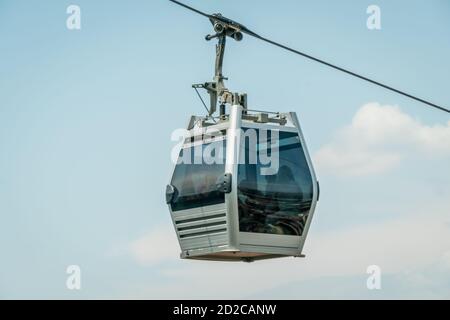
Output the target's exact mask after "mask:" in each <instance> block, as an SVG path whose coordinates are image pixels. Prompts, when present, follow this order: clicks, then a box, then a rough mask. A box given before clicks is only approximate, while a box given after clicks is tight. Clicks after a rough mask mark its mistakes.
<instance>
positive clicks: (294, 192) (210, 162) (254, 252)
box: [166, 105, 319, 261]
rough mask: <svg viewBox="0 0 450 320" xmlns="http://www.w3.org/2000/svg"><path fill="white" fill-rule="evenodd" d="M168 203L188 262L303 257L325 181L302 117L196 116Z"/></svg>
mask: <svg viewBox="0 0 450 320" xmlns="http://www.w3.org/2000/svg"><path fill="white" fill-rule="evenodd" d="M188 130H189V131H188V132H189V135H188V137H187V138H186V139H185V141H184V144H183V146H182V148H181V151H180V154H179V159H178V163H177V165H176V166H175V169H174V172H173V176H172V180H171V182H170V184H169V185H168V186H167V190H166V200H167V203H168V204H169V209H170V212H171V216H172V220H173V224H174V227H175V230H176V233H177V236H178V240H179V243H180V246H181V251H182V252H181V257H182V258H190V259H208V260H223V261H227V260H238V261H239V260H241V261H253V260H257V259H267V258H276V257H282V256H297V257H298V256H301V255H302V248H303V244H304V242H305V239H306V235H307V233H308V228H309V225H310V223H311V219H312V217H313V213H314V208H315V206H316V202H317V200H318V194H319V190H318V183H317V182H316V177H315V174H314V170H313V167H312V163H311V160H310V157H309V155H308V151H307V148H306V144H305V141H304V138H303V135H302V132H301V129H300V125H299V122H298V120H297V117H296V115H295V113H286V114H276V115H275V116H274V117H273V118H270V116H269V114H268V113H261V112H258V113H251V112H250V111H247V110H246V109H244V108H243V107H242V106H240V105H233V106H232V107H231V111H230V114H229V115H228V116H226V117H222V119H221V120H220V121H219V122H217V123H214V122H212V121H211V120H210V121H209V122H208V121H207V120H206V119H205V118H197V117H192V120H191V122H190V124H189V127H188Z"/></svg>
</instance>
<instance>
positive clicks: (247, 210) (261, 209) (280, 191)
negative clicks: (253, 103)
mask: <svg viewBox="0 0 450 320" xmlns="http://www.w3.org/2000/svg"><path fill="white" fill-rule="evenodd" d="M247 130H255V129H247ZM264 136H268V138H267V139H265V141H262V139H263V138H261V137H264ZM271 136H272V135H271V134H270V131H269V132H268V134H267V135H263V136H261V135H260V134H259V131H258V130H257V134H256V137H257V144H256V148H255V147H254V146H252V143H251V142H250V141H247V140H245V147H244V149H242V148H241V150H244V151H245V163H243V162H242V161H240V164H239V166H238V207H239V229H240V231H243V232H256V233H270V234H280V235H295V236H300V235H302V232H303V229H304V226H305V223H306V220H307V217H308V213H309V210H310V208H311V203H312V197H313V185H312V178H311V173H310V171H309V167H308V164H307V162H306V158H305V154H304V152H303V148H302V145H301V143H300V138H299V136H298V134H297V133H290V132H279V137H278V139H279V166H278V171H276V172H275V174H272V175H263V174H261V173H262V171H261V168H264V167H265V168H267V167H268V166H267V165H262V164H261V161H260V155H261V153H262V151H264V154H267V153H266V152H267V151H266V150H265V149H264V148H267V145H270V143H271V141H270V140H271V138H270V137H271ZM274 137H276V136H274ZM242 142H244V141H242ZM272 143H273V142H272ZM254 150H256V153H257V161H256V163H255V161H251V160H250V159H251V156H250V153H251V152H254ZM269 150H270V148H269ZM269 155H270V152H269ZM266 163H267V162H266Z"/></svg>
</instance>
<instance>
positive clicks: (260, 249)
mask: <svg viewBox="0 0 450 320" xmlns="http://www.w3.org/2000/svg"><path fill="white" fill-rule="evenodd" d="M263 115H266V116H267V114H263ZM199 119H201V118H196V117H192V120H191V122H190V124H189V126H188V129H189V130H190V132H195V131H196V130H197V131H199V130H202V129H203V130H204V128H205V126H206V128H207V129H220V130H226V131H227V134H226V137H225V138H224V139H226V144H227V147H226V162H225V172H224V173H228V174H231V177H232V180H231V192H229V193H226V194H225V197H224V199H225V201H224V203H219V204H214V205H207V206H201V207H196V208H191V209H186V210H179V211H173V210H172V208H171V205H169V210H170V213H171V217H172V221H173V225H174V228H175V231H176V233H177V237H178V240H179V244H180V247H181V258H186V259H203V260H218V261H245V262H251V261H253V260H259V259H270V258H278V257H284V256H294V257H302V249H303V246H304V243H305V240H306V236H307V234H308V229H309V226H310V224H311V220H312V218H313V214H314V210H315V207H316V203H317V201H318V193H319V190H318V183H317V181H316V176H315V173H314V169H313V166H312V162H311V159H310V156H309V154H308V150H307V147H306V143H305V140H304V137H303V134H302V131H301V128H300V124H299V122H298V119H297V116H296V114H295V113H293V112H291V113H285V114H278V115H277V119H282V120H283V121H277V120H274V121H272V122H270V121H264V123H261V122H258V120H255V119H259V120H261V119H267V117H264V116H261V115H258V114H257V115H253V116H252V115H251V114H250V111H248V110H247V109H244V108H243V107H242V106H240V105H232V106H231V108H230V112H229V115H228V116H227V118H226V119H222V120H221V121H220V122H218V123H217V124H209V125H205V124H204V123H203V124H202V121H198V120H199ZM247 119H249V120H247ZM277 122H279V123H277ZM242 127H246V128H258V129H267V130H278V131H280V132H293V133H297V134H298V137H299V139H300V141H301V145H302V147H303V152H304V155H305V158H306V161H307V165H308V167H309V172H310V174H311V179H312V186H313V187H312V202H311V207H310V210H309V212H308V214H307V218H306V222H305V225H304V228H303V232H302V234H301V235H300V236H295V235H279V234H267V233H253V232H241V231H240V228H239V212H238V193H237V192H238V185H237V183H238V182H237V177H238V162H239V161H238V159H239V157H240V153H241V152H243V146H242V145H241V144H240V136H239V135H240V134H241V133H240V132H241V130H240V129H241V128H242ZM202 143H205V141H196V142H190V141H188V142H185V145H184V147H190V146H193V145H195V144H202Z"/></svg>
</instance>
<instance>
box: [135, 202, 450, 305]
mask: <svg viewBox="0 0 450 320" xmlns="http://www.w3.org/2000/svg"><path fill="white" fill-rule="evenodd" d="M449 220H450V217H449V216H448V203H444V204H443V206H434V207H426V208H423V209H421V208H417V209H416V211H415V212H413V213H409V215H408V216H405V215H402V216H400V217H399V218H393V219H391V220H385V221H380V222H378V223H376V224H369V225H356V226H355V225H353V226H351V227H348V228H346V229H342V230H339V231H333V232H326V233H321V234H319V233H316V232H314V231H313V230H312V232H311V233H310V235H309V238H308V240H307V243H306V246H305V250H304V253H305V254H306V258H304V259H300V258H283V259H276V260H270V261H259V262H255V263H251V264H245V263H223V262H206V261H189V260H180V259H179V258H178V248H176V249H177V250H172V249H171V248H173V243H171V241H172V240H171V239H170V238H172V237H167V236H163V235H161V233H160V231H156V233H154V234H153V233H150V234H148V235H147V236H145V237H143V238H141V239H140V240H138V241H136V242H133V243H134V245H132V246H131V248H132V250H133V257H134V258H135V259H136V260H137V261H138V262H139V263H146V264H148V263H149V264H154V263H155V262H158V261H168V260H171V261H172V262H173V263H170V264H167V265H164V270H160V272H161V275H162V276H163V277H165V278H166V279H167V280H166V282H164V281H162V282H160V283H159V284H155V283H149V284H148V289H147V290H140V291H139V292H136V291H133V292H131V293H130V294H129V297H131V298H170V299H176V298H179V299H187V298H195V299H197V298H222V299H224V298H225V299H233V298H235V299H236V298H247V297H259V296H271V297H273V298H278V297H284V296H283V292H277V288H279V287H282V286H284V285H289V284H293V283H298V288H295V290H294V291H293V294H294V295H298V296H303V297H308V294H309V293H308V292H307V291H305V290H306V289H305V288H306V287H305V288H303V287H302V285H301V284H302V283H303V282H305V281H307V282H308V283H309V284H310V285H311V284H313V283H315V282H317V283H322V284H323V287H324V288H325V287H326V281H327V280H326V279H332V278H334V279H342V281H345V279H346V277H353V278H352V279H356V284H358V283H359V282H360V286H361V288H362V290H364V288H365V279H366V277H367V275H366V268H367V266H369V265H373V264H375V265H379V266H380V267H381V269H382V272H383V274H384V275H387V276H389V275H395V276H396V277H401V279H403V280H402V281H403V282H402V283H403V284H404V285H405V286H408V287H409V286H410V287H414V285H415V284H414V282H415V281H418V280H417V279H418V278H417V277H421V274H422V271H423V270H426V269H427V268H429V267H430V266H435V265H444V266H447V262H448V252H449V249H450V226H449ZM169 240H170V241H169ZM155 241H156V242H157V243H158V247H157V248H155ZM175 243H176V240H175ZM151 248H154V249H151ZM150 252H151V253H150ZM444 269H446V270H444V271H443V273H442V274H441V275H439V276H437V277H434V278H433V277H432V278H430V279H428V277H427V283H425V284H423V283H422V284H421V285H427V286H429V287H431V288H433V286H438V285H439V283H440V282H441V280H446V279H448V278H449V277H450V269H448V268H444ZM440 277H441V278H440ZM442 277H444V279H442ZM358 279H359V280H358ZM212 284H213V285H212ZM310 285H309V286H307V287H308V288H311V286H310ZM330 285H331V284H330ZM328 289H331V288H328ZM397 289H398V290H400V291H398V294H399V295H401V294H402V291H401V288H396V290H397ZM336 290H337V289H336ZM343 290H344V289H343ZM349 290H350V289H349ZM346 293H347V294H349V293H350V292H346ZM391 293H392V292H391ZM317 294H319V297H320V293H317ZM326 294H327V292H323V293H322V296H326ZM385 294H387V295H389V294H390V292H389V291H386V292H385ZM405 294H406V293H405ZM418 294H419V295H420V292H418ZM342 297H345V294H343V296H342Z"/></svg>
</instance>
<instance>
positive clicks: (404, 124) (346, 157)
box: [314, 103, 450, 176]
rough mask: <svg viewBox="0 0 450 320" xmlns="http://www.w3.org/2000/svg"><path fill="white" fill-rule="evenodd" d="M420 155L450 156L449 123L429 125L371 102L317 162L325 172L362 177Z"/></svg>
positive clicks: (396, 110) (320, 153) (333, 141)
mask: <svg viewBox="0 0 450 320" xmlns="http://www.w3.org/2000/svg"><path fill="white" fill-rule="evenodd" d="M417 153H420V154H423V155H426V156H449V155H450V121H449V122H448V123H447V124H446V125H441V124H436V125H433V126H427V125H424V124H422V123H421V122H420V121H419V120H416V119H413V118H412V117H411V116H409V115H407V114H406V113H404V112H402V111H401V110H400V108H399V107H397V106H389V105H384V106H382V105H380V104H378V103H368V104H366V105H364V106H362V107H361V108H360V109H359V110H358V111H357V113H356V114H355V116H354V117H353V119H352V122H351V124H350V125H348V126H345V127H344V128H342V129H340V130H338V131H337V133H336V135H335V137H334V138H333V140H332V141H331V142H330V143H328V144H326V145H324V146H323V147H322V148H321V149H319V150H318V151H317V152H316V154H315V155H314V159H315V162H316V165H317V167H318V169H319V170H321V171H323V172H330V173H335V174H337V175H341V176H362V175H371V174H379V173H382V172H386V171H388V170H390V169H392V168H394V167H395V166H397V165H398V164H400V163H401V160H402V159H404V158H406V157H412V156H413V155H414V154H417Z"/></svg>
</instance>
